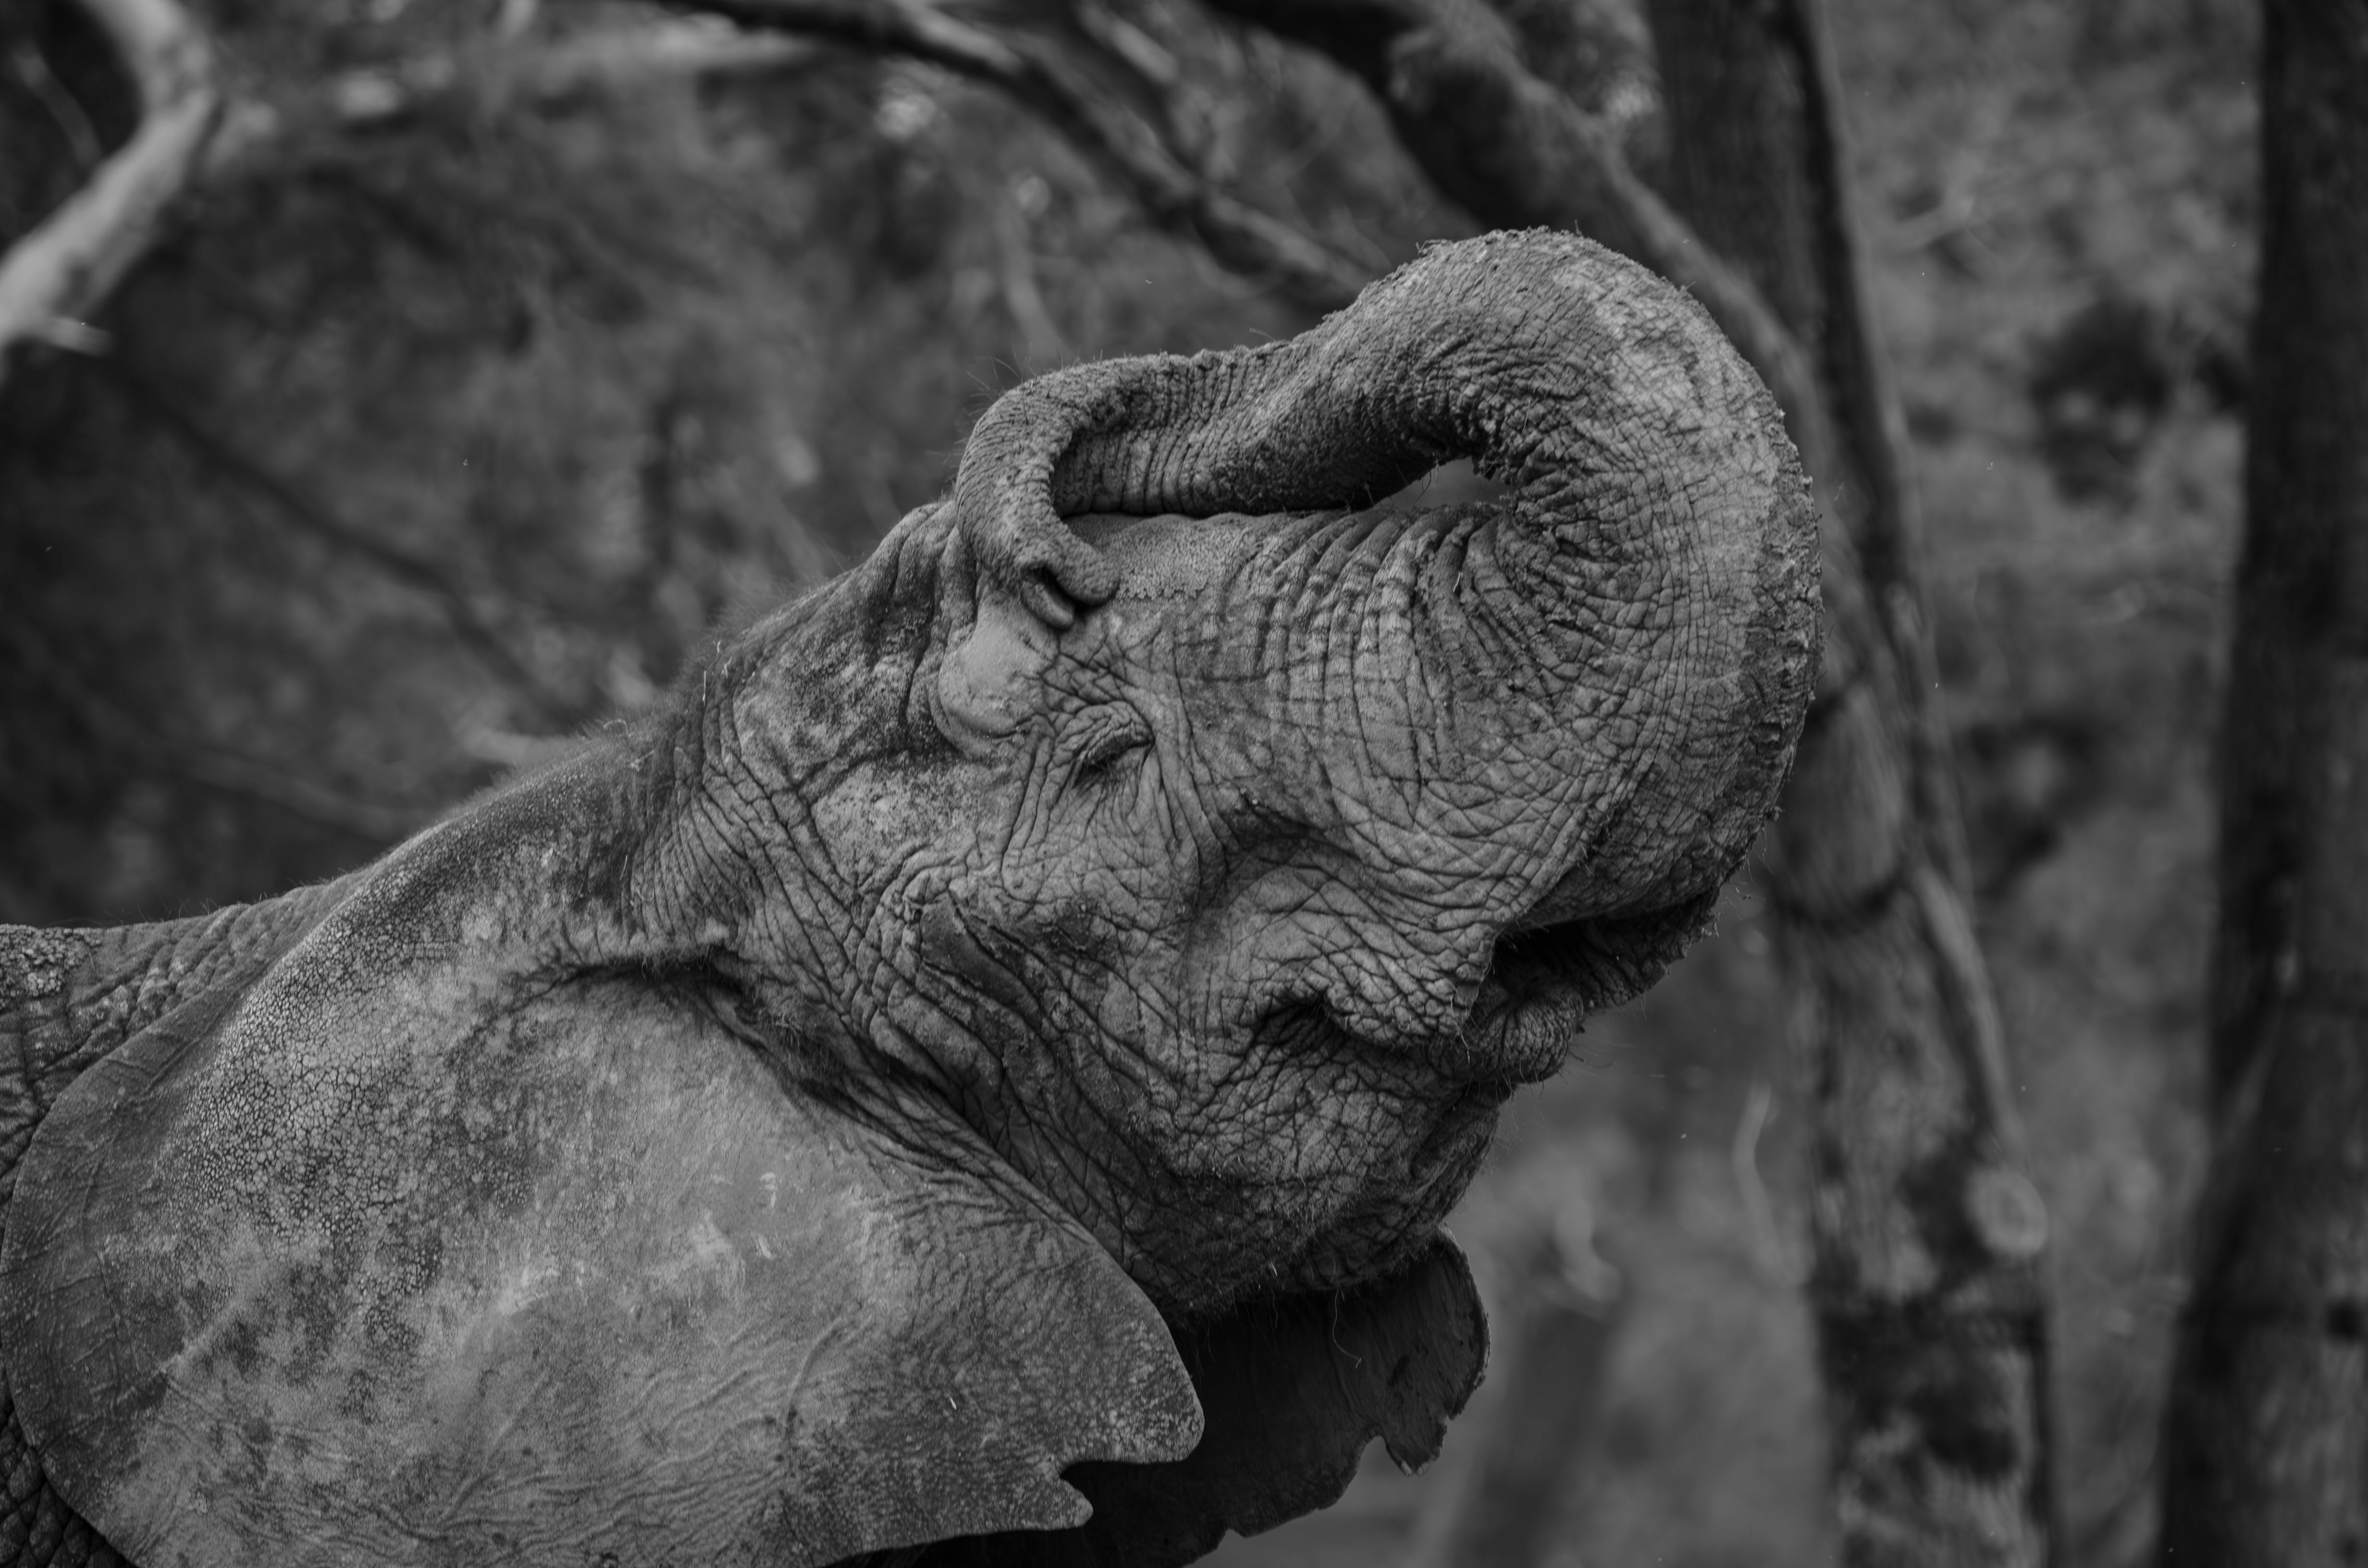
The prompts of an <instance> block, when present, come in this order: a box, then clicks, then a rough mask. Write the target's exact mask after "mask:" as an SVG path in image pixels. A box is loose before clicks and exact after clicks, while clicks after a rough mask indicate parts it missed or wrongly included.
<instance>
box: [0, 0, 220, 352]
mask: <svg viewBox="0 0 2368 1568" xmlns="http://www.w3.org/2000/svg"><path fill="white" fill-rule="evenodd" d="M84 4H85V6H86V7H87V8H88V9H89V11H90V12H91V14H92V16H93V17H96V18H97V21H98V23H99V25H100V26H101V27H103V28H106V29H107V32H108V37H109V38H110V39H111V40H113V42H114V44H115V47H116V51H117V52H118V53H120V55H121V56H122V59H123V62H124V65H125V67H126V68H127V69H128V70H129V71H130V73H131V76H132V79H133V80H134V81H135V82H136V83H137V84H138V85H139V89H140V106H141V115H140V129H139V130H138V131H135V132H134V133H133V134H132V137H131V141H129V142H125V143H124V144H123V146H122V147H121V148H120V149H118V150H117V152H116V153H115V154H114V155H113V156H112V157H110V158H108V160H107V161H106V162H105V163H103V164H101V165H99V167H98V172H97V174H96V175H94V176H92V177H91V180H90V183H89V184H87V185H85V186H84V187H82V188H81V189H80V190H78V191H76V192H75V193H74V195H73V196H71V197H69V198H67V199H66V200H65V202H64V203H63V205H62V206H60V207H59V208H58V210H56V211H54V212H52V213H51V214H50V216H49V217H48V218H47V219H45V220H43V221H42V222H41V223H40V224H39V225H38V226H37V227H35V228H34V230H33V231H32V232H31V233H28V234H27V235H25V236H24V238H22V239H20V240H19V241H17V244H15V245H13V246H11V247H10V248H9V250H8V252H7V254H6V256H0V381H5V379H6V374H7V354H8V350H9V349H10V348H11V347H13V346H15V345H17V344H18V343H23V342H27V341H36V342H46V343H51V344H56V345H58V346H60V347H69V348H87V347H94V346H95V340H94V339H93V338H92V337H91V336H90V332H91V329H90V328H89V327H88V326H87V325H86V324H85V322H84V318H85V317H86V316H88V315H90V314H92V313H94V312H96V311H97V309H98V307H99V305H100V304H101V303H102V302H103V301H105V300H106V299H107V297H108V294H109V293H111V292H113V290H114V289H115V286H116V285H117V284H118V283H119V282H120V281H122V278H123V276H124V274H125V273H127V272H129V271H130V270H131V267H132V264H133V263H135V262H137V261H138V260H139V259H140V258H141V257H142V256H144V255H146V254H147V251H148V248H149V246H151V245H152V244H154V243H155V241H156V237H157V235H158V234H160V233H163V232H164V230H165V226H166V224H167V223H168V222H170V217H171V211H172V209H173V207H174V205H175V203H176V202H177V201H179V200H180V199H181V198H182V196H183V194H184V193H185V192H186V191H187V190H188V187H189V185H190V182H191V180H192V178H193V177H194V176H195V173H196V171H197V169H198V167H199V165H200V163H201V162H202V161H203V159H204V156H205V152H206V144H207V142H209V141H210V140H211V138H212V136H213V135H214V133H215V131H216V129H217V128H218V127H219V125H220V123H221V119H222V94H221V91H220V89H219V88H218V87H217V86H216V85H215V82H214V64H213V51H212V50H211V47H210V46H209V45H208V43H207V41H206V38H205V35H204V34H203V33H202V32H200V31H199V28H198V27H197V24H196V23H195V22H194V21H193V20H191V18H190V17H189V16H188V13H187V12H186V11H184V10H182V9H181V7H180V6H178V5H176V4H175V3H174V0H84Z"/></svg>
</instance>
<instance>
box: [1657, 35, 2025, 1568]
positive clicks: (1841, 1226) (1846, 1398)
mask: <svg viewBox="0 0 2368 1568" xmlns="http://www.w3.org/2000/svg"><path fill="white" fill-rule="evenodd" d="M1652 20H1653V28H1654V34H1655V38H1656V43H1657V45H1658V50H1659V60H1660V68H1661V75H1662V80H1663V83H1664V85H1665V88H1666V91H1667V94H1668V113H1669V131H1670V135H1669V145H1670V185H1671V187H1672V189H1671V192H1670V194H1671V197H1672V199H1673V200H1674V202H1675V203H1676V205H1677V206H1678V207H1679V209H1680V210H1681V211H1683V212H1684V214H1685V215H1686V217H1687V218H1688V219H1689V220H1690V221H1691V222H1692V223H1693V224H1694V226H1695V227H1696V229H1697V230H1698V231H1699V232H1700V233H1702V237H1703V239H1704V240H1705V241H1706V242H1707V243H1708V244H1711V245H1712V246H1713V247H1714V248H1715V249H1716V250H1717V251H1718V252H1719V253H1720V254H1721V255H1722V256H1725V257H1726V258H1727V259H1728V260H1729V261H1730V262H1731V263H1733V264H1734V265H1736V266H1737V267H1740V268H1742V270H1743V271H1744V272H1745V273H1747V274H1748V275H1749V276H1750V278H1752V279H1753V281H1754V282H1756V283H1757V284H1758V285H1759V289H1760V290H1761V291H1762V292H1763V293H1764V294H1765V295H1766V296H1767V298H1768V299H1769V301H1770V303H1771V304H1772V306H1773V307H1774V309H1775V310H1776V312H1777V313H1778V314H1779V315H1780V316H1782V318H1783V320H1784V322H1785V324H1787V325H1788V326H1789V327H1790V328H1791V329H1792V330H1793V333H1794V335H1796V336H1797V337H1798V338H1799V339H1800V340H1801V342H1802V344H1803V346H1804V349H1805V351H1806V354H1807V357H1808V358H1809V359H1810V361H1811V362H1812V364H1813V366H1814V370H1815V374H1816V380H1817V382H1818V384H1819V388H1820V391H1821V392H1822V393H1823V396H1824V401H1825V403H1826V406H1827V409H1828V410H1829V411H1830V413H1829V417H1830V420H1831V426H1832V430H1833V443H1832V450H1831V453H1830V455H1829V457H1828V459H1827V464H1826V466H1825V468H1824V469H1823V470H1822V471H1821V472H1817V473H1816V475H1815V478H1816V481H1817V486H1818V490H1819V493H1820V494H1821V495H1822V496H1823V497H1824V499H1825V501H1826V505H1827V515H1828V521H1829V524H1830V525H1832V527H1831V529H1830V531H1829V535H1828V539H1827V584H1828V589H1829V596H1828V608H1829V610H1830V612H1831V616H1832V634H1831V635H1830V637H1829V640H1828V642H1827V670H1826V676H1825V680H1824V683H1823V689H1822V691H1821V692H1820V695H1819V699H1818V705H1817V707H1816V709H1815V710H1812V713H1811V716H1810V720H1809V728H1808V731H1807V733H1805V734H1804V736H1803V738H1802V743H1801V749H1800V753H1799V757H1798V760H1797V762H1796V764H1795V768H1794V773H1793V781H1792V785H1791V788H1790V789H1789V790H1787V792H1786V795H1785V800H1784V812H1783V814H1782V816H1781V817H1779V818H1778V819H1777V822H1776V824H1775V826H1774V829H1773V831H1772V833H1771V835H1770V841H1769V844H1768V849H1767V856H1766V861H1765V871H1766V876H1767V881H1768V884H1769V890H1770V894H1771V896H1772V899H1773V901H1774V903H1775V904H1776V907H1777V910H1778V913H1779V915H1780V917H1781V927H1780V929H1781V933H1782V940H1781V942H1780V949H1779V950H1780V953H1781V956H1782V962H1783V964H1784V967H1785V970H1786V972H1787V982H1788V986H1789V989H1790V991H1791V993H1792V995H1793V1017H1792V1020H1791V1032H1792V1036H1793V1045H1794V1051H1795V1053H1796V1056H1797V1058H1798V1060H1799V1062H1800V1068H1801V1073H1802V1076H1803V1080H1804V1084H1805V1085H1806V1087H1807V1091H1808V1095H1809V1098H1810V1101H1811V1113H1812V1116H1813V1118H1814V1125H1815V1131H1814V1155H1813V1158H1814V1160H1815V1166H1816V1171H1815V1203H1814V1209H1813V1228H1814V1234H1815V1241H1816V1267H1815V1272H1814V1275H1813V1278H1812V1287H1811V1288H1812V1295H1813V1302H1812V1305H1813V1308H1814V1312H1815V1316H1816V1325H1817V1340H1818V1353H1819V1359H1820V1362H1821V1365H1822V1369H1823V1371H1824V1375H1825V1381H1826V1386H1827V1399H1828V1402H1829V1405H1828V1411H1827V1424H1828V1429H1829V1433H1830V1439H1831V1443H1832V1453H1831V1463H1832V1467H1833V1484H1834V1492H1835V1498H1836V1505H1837V1512H1838V1516H1839V1528H1840V1532H1841V1548H1842V1551H1841V1555H1842V1561H1843V1562H1846V1563H1850V1564H1853V1565H1858V1564H1864V1565H1869V1568H1872V1565H1874V1564H1900V1565H1903V1568H1904V1565H1908V1564H1914V1565H1917V1568H1930V1565H1934V1564H1959V1563H1965V1564H1972V1563H1981V1564H2018V1565H2020V1564H2036V1563H2043V1562H2047V1561H2049V1560H2050V1556H2051V1542H2052V1540H2053V1536H2054V1527H2055V1520H2054V1514H2055V1503H2054V1488H2053V1485H2052V1483H2051V1477H2050V1472H2049V1441H2048V1437H2049V1427H2050V1422H2049V1419H2048V1399H2047V1370H2048V1368H2047V1360H2048V1357H2047V1344H2048V1333H2047V1321H2046V1310H2045V1291H2044V1283H2043V1278H2042V1274H2041V1269H2040V1255H2041V1251H2042V1248H2043V1246H2044V1240H2045V1233H2046V1228H2045V1215H2044V1209H2043V1208H2042V1206H2041V1203H2040V1200H2039V1197H2038V1194H2037V1191H2036V1190H2035V1189H2034V1188H2033V1187H2032V1185H2031V1184H2030V1182H2029V1181H2028V1180H2026V1179H2025V1178H2024V1177H2023V1176H2021V1174H2020V1172H2019V1171H2018V1170H2017V1168H2016V1162H2017V1159H2018V1150H2017V1146H2016V1145H2017V1138H2016V1132H2015V1127H2014V1117H2013V1110H2012V1106H2011V1101H2010V1095H2009V1088H2008V1074H2007V1071H2006V1068H2005V1063H2004V1046H2003V1041H2002V1039H2001V1036H2000V1030H1999V1025H1998V1014H1997V1006H1996V1003H1995V1001H1994V999H1993V997H1992V994H1991V992H1990V987H1989V981H1988V977H1987V973H1986V972H1985V971H1984V968H1983V965H1982V960H1981V954H1980V949H1979V947H1978V945H1977V943H1976V941H1975V936H1974V931H1973V924H1972V919H1971V915H1970V913H1969V908H1968V903H1969V900H1968V896H1967V891H1966V890H1967V877H1966V872H1965V858H1964V848H1963V839H1962V830H1961V828H1960V825H1959V820H1958V815H1957V805H1956V801H1955V793H1954V790H1953V787H1952V772H1951V766H1950V761H1949V757H1948V755H1947V747H1946V744H1945V739H1944V737H1943V735H1942V732H1941V729H1940V727H1939V723H1938V715H1937V713H1936V712H1935V710H1933V708H1932V705H1931V704H1930V701H1929V700H1928V699H1927V698H1926V693H1928V692H1929V691H1930V689H1931V688H1932V686H1933V680H1932V673H1931V672H1932V666H1933V659H1932V653H1931V648H1930V641H1929V639H1928V638H1927V637H1926V636H1925V634H1924V631H1923V629H1922V615H1921V608H1920V604H1919V602H1918V599H1919V597H1918V587H1917V555H1918V533H1917V529H1916V527H1915V523H1914V518H1913V517H1912V514H1911V511H1910V506H1911V498H1910V492H1909V489H1908V486H1907V483H1906V480H1905V476H1904V472H1903V465H1902V461H1901V457H1900V452H1901V449H1902V444H1903V443H1902V442H1901V439H1900V437H1899V419H1898V416H1897V414H1896V403H1895V402H1894V399H1893V397H1892V394H1891V392H1890V389H1889V387H1888V385H1887V384H1886V381H1885V377H1884V368H1883V364H1882V360H1881V358H1880V356H1879V354H1878V353H1877V351H1876V348H1875V345H1874V340H1873V332H1872V329H1871V324H1870V322H1869V318H1868V314H1867V311H1866V306H1865V302H1864V298H1863V294H1862V291H1861V288H1860V286H1859V280H1858V274H1859V271H1860V260H1859V256H1858V249H1857V247H1858V240H1857V234H1856V226H1855V222H1854V219H1853V216H1852V213H1851V211H1850V200H1849V185H1848V177H1847V165H1846V160H1845V157H1844V148H1843V144H1842V128H1841V125H1840V122H1839V111H1838V108H1837V105H1836V101H1835V99H1836V94H1835V91H1834V89H1833V86H1832V78H1831V64H1830V61H1829V58H1828V56H1827V49H1826V45H1825V41H1824V37H1823V33H1822V20H1821V18H1820V17H1819V15H1818V12H1817V7H1816V0H1780V3H1777V4H1772V5H1771V4H1743V3H1739V0H1655V3H1654V5H1653V6H1652Z"/></svg>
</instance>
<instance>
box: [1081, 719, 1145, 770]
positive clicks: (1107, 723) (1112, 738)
mask: <svg viewBox="0 0 2368 1568" xmlns="http://www.w3.org/2000/svg"><path fill="white" fill-rule="evenodd" d="M1079 722H1080V726H1081V733H1080V734H1079V737H1078V741H1077V762H1076V774H1075V777H1076V778H1079V779H1081V780H1082V779H1087V778H1093V777H1094V776H1096V775H1097V774H1100V773H1104V772H1107V771H1108V770H1109V769H1110V766H1111V764H1113V763H1115V762H1117V761H1118V760H1119V759H1120V758H1121V757H1122V756H1127V755H1128V754H1129V753H1131V752H1135V751H1140V750H1141V749H1142V748H1143V747H1144V746H1146V745H1149V744H1151V725H1150V724H1149V723H1148V722H1146V721H1145V720H1144V717H1143V715H1142V714H1140V713H1138V712H1136V711H1135V710H1133V708H1131V707H1129V706H1128V705H1127V704H1125V703H1123V702H1111V703H1105V704H1104V705H1102V706H1101V707H1099V708H1095V709H1092V710H1088V711H1087V713H1085V714H1084V715H1083V716H1082V717H1081V719H1080V721H1079Z"/></svg>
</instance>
